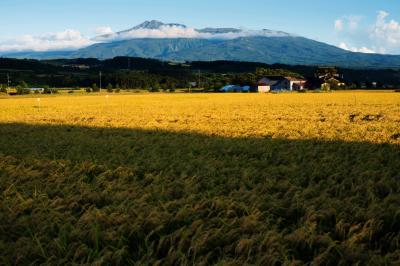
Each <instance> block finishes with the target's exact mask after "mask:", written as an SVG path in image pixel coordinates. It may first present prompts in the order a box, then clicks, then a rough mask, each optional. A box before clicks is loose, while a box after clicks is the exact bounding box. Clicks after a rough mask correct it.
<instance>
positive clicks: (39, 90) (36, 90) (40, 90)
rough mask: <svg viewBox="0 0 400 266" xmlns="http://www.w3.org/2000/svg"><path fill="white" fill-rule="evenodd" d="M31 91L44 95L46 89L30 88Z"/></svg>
mask: <svg viewBox="0 0 400 266" xmlns="http://www.w3.org/2000/svg"><path fill="white" fill-rule="evenodd" d="M29 90H30V91H31V92H39V93H43V92H44V88H29Z"/></svg>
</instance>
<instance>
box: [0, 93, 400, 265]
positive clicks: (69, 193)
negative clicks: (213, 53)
mask: <svg viewBox="0 0 400 266" xmlns="http://www.w3.org/2000/svg"><path fill="white" fill-rule="evenodd" d="M399 181H400V94H399V93H390V92H336V93H306V94H300V93H299V94H265V95H259V94H135V95H133V94H130V95H115V94H112V95H109V97H106V96H105V94H104V95H90V96H83V95H79V96H75V95H68V96H66V95H59V96H54V97H51V96H50V97H49V96H47V97H41V98H40V101H38V100H37V98H36V97H27V98H23V97H21V98H20V97H3V98H0V265H3V264H4V265H27V264H46V265H54V264H56V265H61V264H88V265H89V264H96V265H153V264H154V265H310V264H312V265H399V264H400V182H399Z"/></svg>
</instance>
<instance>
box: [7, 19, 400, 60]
mask: <svg viewBox="0 0 400 266" xmlns="http://www.w3.org/2000/svg"><path fill="white" fill-rule="evenodd" d="M95 40H97V41H99V43H96V44H94V45H91V46H89V47H85V48H82V49H79V50H76V51H69V52H68V51H67V52H65V51H64V52H48V53H46V52H45V53H35V52H24V53H13V54H7V55H6V56H7V57H16V58H37V59H49V58H99V59H108V58H113V57H116V56H132V57H143V58H154V59H161V60H171V61H215V60H233V61H247V62H261V63H267V64H274V63H279V64H290V65H334V66H340V67H352V68H362V67H364V68H399V67H400V56H397V55H380V54H363V53H354V52H349V51H346V50H343V49H340V48H338V47H336V46H332V45H328V44H325V43H322V42H318V41H314V40H311V39H307V38H304V37H300V36H296V35H292V34H289V33H285V32H281V31H273V30H267V29H263V30H243V29H236V28H205V29H192V28H188V27H187V26H185V25H182V24H165V23H162V22H159V21H155V20H153V21H146V22H144V23H142V24H140V25H138V26H136V27H133V28H131V29H128V30H125V31H120V32H116V33H113V34H108V35H102V36H98V37H96V38H95Z"/></svg>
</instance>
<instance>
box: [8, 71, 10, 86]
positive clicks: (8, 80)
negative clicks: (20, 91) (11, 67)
mask: <svg viewBox="0 0 400 266" xmlns="http://www.w3.org/2000/svg"><path fill="white" fill-rule="evenodd" d="M9 88H10V75H9V74H8V73H7V89H9Z"/></svg>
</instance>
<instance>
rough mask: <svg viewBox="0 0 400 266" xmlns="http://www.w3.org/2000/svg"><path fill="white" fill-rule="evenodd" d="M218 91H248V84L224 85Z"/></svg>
mask: <svg viewBox="0 0 400 266" xmlns="http://www.w3.org/2000/svg"><path fill="white" fill-rule="evenodd" d="M219 91H220V92H249V91H250V86H244V87H241V86H239V85H226V86H224V87H222V88H221V89H220V90H219Z"/></svg>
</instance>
